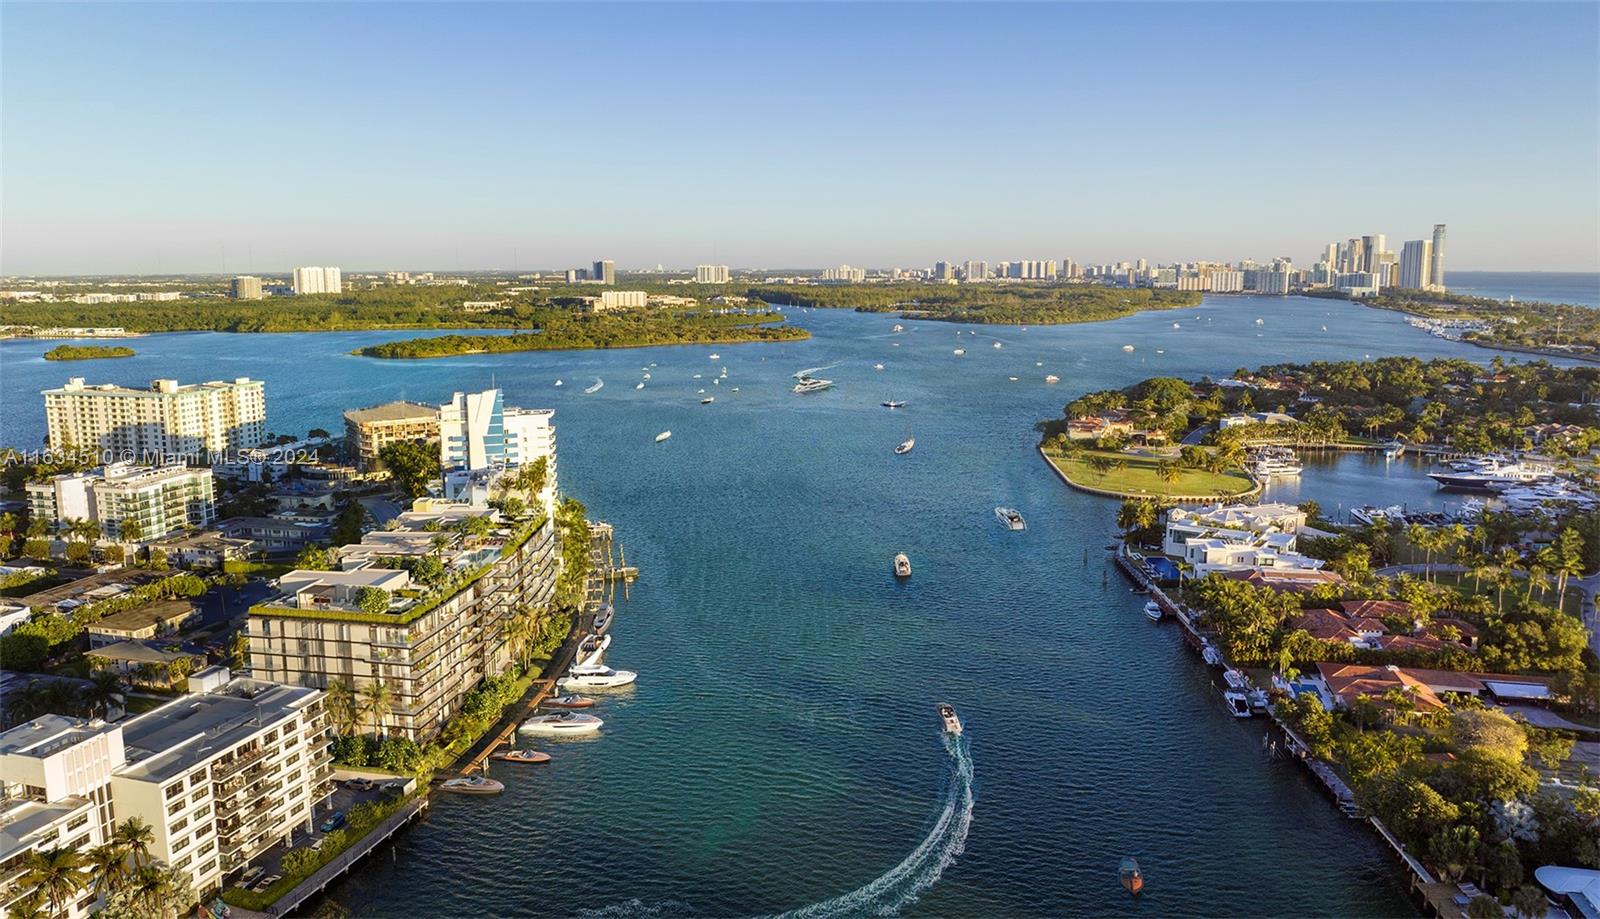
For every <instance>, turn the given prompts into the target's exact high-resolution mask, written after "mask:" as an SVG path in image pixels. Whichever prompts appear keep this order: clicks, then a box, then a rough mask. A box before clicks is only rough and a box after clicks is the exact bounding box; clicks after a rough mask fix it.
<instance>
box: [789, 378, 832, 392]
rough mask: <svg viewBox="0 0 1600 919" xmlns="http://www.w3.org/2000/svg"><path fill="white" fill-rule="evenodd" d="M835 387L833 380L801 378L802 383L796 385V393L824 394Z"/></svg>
mask: <svg viewBox="0 0 1600 919" xmlns="http://www.w3.org/2000/svg"><path fill="white" fill-rule="evenodd" d="M832 385H833V381H832V380H821V379H818V378H816V377H801V378H800V382H798V383H796V384H794V391H795V392H797V393H800V394H805V393H808V392H822V391H823V390H824V389H827V388H828V387H829V386H832Z"/></svg>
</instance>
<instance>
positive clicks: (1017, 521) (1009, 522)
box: [994, 507, 1028, 530]
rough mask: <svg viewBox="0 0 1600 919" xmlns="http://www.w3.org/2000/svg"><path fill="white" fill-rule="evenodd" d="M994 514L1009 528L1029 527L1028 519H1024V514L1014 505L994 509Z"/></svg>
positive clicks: (1021, 528) (1023, 528) (1001, 523)
mask: <svg viewBox="0 0 1600 919" xmlns="http://www.w3.org/2000/svg"><path fill="white" fill-rule="evenodd" d="M994 516H995V518H996V519H998V520H999V521H1000V525H1001V526H1003V527H1005V528H1006V529H1008V530H1026V529H1027V528H1028V523H1027V521H1025V520H1023V519H1022V514H1020V513H1018V512H1017V509H1016V508H1014V507H997V508H995V509H994Z"/></svg>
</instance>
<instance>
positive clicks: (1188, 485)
mask: <svg viewBox="0 0 1600 919" xmlns="http://www.w3.org/2000/svg"><path fill="white" fill-rule="evenodd" d="M1045 454H1046V455H1047V456H1048V457H1049V459H1050V461H1051V462H1052V463H1054V464H1055V465H1056V468H1057V469H1059V470H1061V472H1062V474H1064V475H1065V476H1066V477H1067V478H1069V479H1071V480H1072V481H1074V482H1076V483H1078V484H1079V485H1084V486H1087V487H1089V488H1100V489H1105V490H1107V491H1117V492H1123V493H1125V494H1131V495H1149V496H1150V497H1152V498H1159V497H1161V496H1163V495H1169V494H1171V495H1216V496H1218V497H1227V496H1231V495H1241V494H1245V493H1246V492H1248V491H1250V488H1251V482H1250V479H1249V477H1248V476H1246V475H1244V474H1243V473H1241V472H1225V473H1216V472H1207V471H1206V470H1204V469H1184V470H1182V473H1181V475H1179V477H1178V480H1177V481H1176V482H1174V483H1172V484H1171V485H1168V484H1167V483H1166V482H1163V481H1162V480H1161V476H1160V475H1159V474H1158V473H1157V469H1158V468H1159V467H1160V465H1161V464H1162V463H1163V462H1165V461H1166V460H1165V459H1164V458H1161V457H1154V456H1135V455H1133V454H1129V453H1117V452H1113V451H1104V450H1074V451H1072V452H1071V453H1058V452H1056V451H1054V450H1046V451H1045ZM1091 456H1103V457H1105V458H1107V459H1109V460H1120V461H1121V462H1123V463H1125V464H1126V465H1125V466H1124V467H1123V468H1121V469H1116V470H1113V471H1111V472H1107V473H1105V474H1104V475H1102V474H1101V473H1099V472H1097V471H1096V470H1095V469H1094V468H1093V467H1092V466H1090V465H1089V457H1091Z"/></svg>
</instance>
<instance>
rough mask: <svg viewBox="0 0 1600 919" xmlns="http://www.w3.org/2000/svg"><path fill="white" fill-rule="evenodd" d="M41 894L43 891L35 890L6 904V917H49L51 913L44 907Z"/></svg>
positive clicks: (39, 918)
mask: <svg viewBox="0 0 1600 919" xmlns="http://www.w3.org/2000/svg"><path fill="white" fill-rule="evenodd" d="M42 894H43V891H39V890H35V891H33V892H32V893H30V894H28V895H27V896H24V897H22V898H20V899H18V900H17V901H16V902H14V903H12V904H11V905H10V906H7V907H6V917H7V919H51V917H52V914H51V912H50V910H48V909H45V906H44V897H43V895H42Z"/></svg>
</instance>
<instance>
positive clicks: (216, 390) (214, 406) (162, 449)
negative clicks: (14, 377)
mask: <svg viewBox="0 0 1600 919" xmlns="http://www.w3.org/2000/svg"><path fill="white" fill-rule="evenodd" d="M43 395H44V416H45V424H46V426H47V429H48V432H49V438H50V446H51V447H53V448H55V449H57V450H60V449H65V448H67V447H74V448H78V449H94V450H110V451H115V452H116V453H119V454H126V456H125V458H140V457H142V456H149V455H156V454H160V455H164V456H174V457H176V456H194V455H200V456H201V457H204V455H205V454H206V453H207V452H213V453H222V452H224V451H228V450H243V449H247V448H250V447H255V446H258V445H259V444H260V443H261V441H262V439H263V438H264V437H265V435H266V422H267V403H266V396H265V394H264V392H263V386H262V383H261V381H260V380H252V379H250V378H249V377H239V378H238V379H235V380H233V381H232V382H223V381H213V382H210V383H193V384H190V385H188V386H180V385H178V381H177V380H155V381H153V382H152V383H151V384H150V388H149V389H129V388H127V387H125V386H117V385H115V384H111V383H104V384H99V385H94V386H91V385H89V384H87V383H85V382H84V380H83V377H73V378H72V379H70V380H68V381H67V385H65V386H63V387H61V388H59V389H47V390H45V391H44V393H43Z"/></svg>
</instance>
